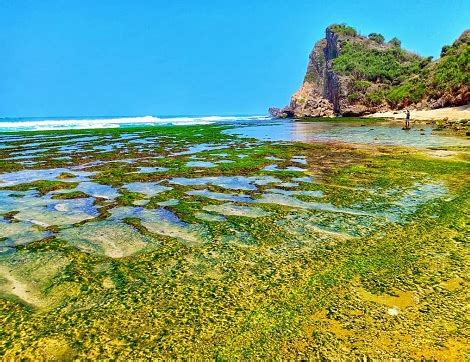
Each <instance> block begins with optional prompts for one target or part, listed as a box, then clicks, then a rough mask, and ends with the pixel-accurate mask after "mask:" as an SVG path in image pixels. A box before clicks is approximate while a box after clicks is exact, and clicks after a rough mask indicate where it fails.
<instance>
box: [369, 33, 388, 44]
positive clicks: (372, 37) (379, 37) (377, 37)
mask: <svg viewBox="0 0 470 362" xmlns="http://www.w3.org/2000/svg"><path fill="white" fill-rule="evenodd" d="M369 39H370V40H373V41H375V42H376V43H379V44H383V43H384V41H385V38H384V36H383V35H382V34H380V33H370V34H369Z"/></svg>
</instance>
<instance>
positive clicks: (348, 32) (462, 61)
mask: <svg viewBox="0 0 470 362" xmlns="http://www.w3.org/2000/svg"><path fill="white" fill-rule="evenodd" d="M469 39H470V31H468V30H467V31H465V32H464V33H463V34H462V36H461V37H460V38H459V39H458V40H457V41H455V42H454V44H453V45H452V46H447V47H444V48H443V54H442V56H441V58H440V59H438V60H437V61H435V62H433V61H432V60H431V57H428V58H423V57H421V56H419V55H417V54H414V53H411V52H408V51H406V50H403V49H401V44H400V41H399V40H398V39H396V38H393V39H391V40H390V41H389V42H388V43H385V42H384V38H383V36H382V35H381V34H377V33H372V34H370V35H369V36H368V37H366V36H362V35H359V34H358V33H357V31H356V30H355V29H354V28H351V27H349V26H347V25H331V26H329V27H328V28H327V29H326V35H325V38H324V39H322V40H320V41H318V42H317V43H316V44H315V46H314V48H313V50H312V52H311V53H310V56H309V62H308V66H307V72H306V75H305V78H304V82H303V84H302V85H301V87H300V89H299V90H298V91H297V92H295V93H294V94H293V95H292V98H291V101H290V104H289V105H288V106H287V107H285V108H283V109H278V108H270V109H269V112H270V113H271V115H273V116H274V117H277V118H285V117H325V116H326V117H327V116H334V115H343V116H360V115H364V114H367V113H372V112H377V111H387V110H394V109H402V108H404V107H411V108H416V109H425V108H436V107H443V106H452V105H462V104H467V103H469V101H470V92H469V90H470V40H469ZM449 68H452V69H449Z"/></svg>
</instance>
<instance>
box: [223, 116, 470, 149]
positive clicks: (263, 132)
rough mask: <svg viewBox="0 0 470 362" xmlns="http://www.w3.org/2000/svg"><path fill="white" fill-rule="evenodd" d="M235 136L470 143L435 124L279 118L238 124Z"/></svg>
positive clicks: (416, 143)
mask: <svg viewBox="0 0 470 362" xmlns="http://www.w3.org/2000/svg"><path fill="white" fill-rule="evenodd" d="M223 132H224V133H227V134H231V135H240V136H242V137H247V138H256V139H259V140H269V141H300V142H308V141H320V142H347V143H355V144H377V145H394V146H412V147H424V148H428V147H444V146H470V140H468V139H465V138H461V137H454V136H442V135H438V134H433V132H432V127H430V126H426V125H419V126H416V127H415V128H413V129H411V130H409V131H405V130H403V129H402V125H400V124H396V123H384V122H382V123H375V122H370V121H366V122H364V123H361V122H334V121H330V122H294V121H277V122H269V123H266V124H263V123H261V122H259V123H258V124H257V125H248V126H242V127H236V128H232V129H229V130H225V131H223Z"/></svg>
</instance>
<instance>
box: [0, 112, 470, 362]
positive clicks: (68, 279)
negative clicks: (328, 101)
mask: <svg viewBox="0 0 470 362" xmlns="http://www.w3.org/2000/svg"><path fill="white" fill-rule="evenodd" d="M419 128H420V129H417V128H415V129H413V130H411V131H408V132H405V131H402V130H401V125H399V124H396V123H393V122H384V121H383V120H373V119H353V120H349V121H348V119H342V120H341V121H334V120H310V121H309V120H304V121H301V122H296V121H292V120H276V121H272V120H266V121H244V122H237V121H233V122H225V123H220V124H210V125H181V126H145V125H141V126H135V127H130V126H129V127H121V128H112V129H93V130H84V129H80V130H55V131H28V132H10V133H6V132H4V133H0V310H1V313H0V323H1V326H2V327H1V340H0V356H2V358H3V359H5V360H17V359H30V360H37V359H49V360H54V359H60V360H67V359H126V358H129V359H140V358H142V359H143V358H145V359H148V358H152V359H153V358H155V359H165V360H166V359H197V360H207V359H220V360H251V359H279V358H282V359H358V358H361V359H362V358H371V359H432V360H441V359H454V360H465V359H468V358H469V357H470V349H469V347H468V339H469V337H470V336H469V332H468V315H467V314H468V313H466V307H468V287H469V279H468V276H469V271H470V270H469V266H470V253H469V248H468V241H469V235H470V227H469V220H468V215H469V214H470V172H469V171H470V140H469V139H468V137H460V136H457V135H449V134H448V133H446V134H443V133H440V131H438V130H435V129H433V128H432V127H431V126H430V125H423V126H421V125H420V126H419Z"/></svg>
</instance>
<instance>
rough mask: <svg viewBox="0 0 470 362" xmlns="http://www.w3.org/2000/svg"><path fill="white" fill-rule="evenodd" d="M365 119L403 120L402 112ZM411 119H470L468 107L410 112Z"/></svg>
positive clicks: (375, 115)
mask: <svg viewBox="0 0 470 362" xmlns="http://www.w3.org/2000/svg"><path fill="white" fill-rule="evenodd" d="M366 117H371V118H393V119H405V112H404V111H390V112H377V113H373V114H370V115H368V116H366ZM411 118H412V119H414V120H421V121H427V120H429V121H437V120H444V119H446V118H447V120H449V121H459V120H462V119H470V105H466V106H460V107H446V108H439V109H429V110H423V111H416V110H411Z"/></svg>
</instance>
